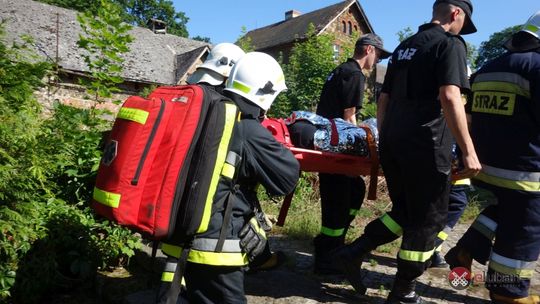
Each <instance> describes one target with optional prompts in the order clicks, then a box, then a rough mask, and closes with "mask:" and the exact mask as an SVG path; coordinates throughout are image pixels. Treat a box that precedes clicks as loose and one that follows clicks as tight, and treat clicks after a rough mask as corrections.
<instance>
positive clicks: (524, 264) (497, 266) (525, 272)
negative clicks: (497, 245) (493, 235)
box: [489, 252, 536, 279]
mask: <svg viewBox="0 0 540 304" xmlns="http://www.w3.org/2000/svg"><path fill="white" fill-rule="evenodd" d="M535 266H536V261H522V260H517V259H511V258H507V257H504V256H502V255H499V254H497V253H496V252H492V253H491V258H490V261H489V267H490V268H492V269H493V270H495V271H497V272H501V273H504V274H509V275H518V276H519V277H520V278H525V279H529V278H532V275H533V273H534V267H535Z"/></svg>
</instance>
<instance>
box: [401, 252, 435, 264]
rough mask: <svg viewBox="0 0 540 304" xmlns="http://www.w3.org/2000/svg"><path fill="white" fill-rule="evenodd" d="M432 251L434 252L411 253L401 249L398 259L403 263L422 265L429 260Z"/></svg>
mask: <svg viewBox="0 0 540 304" xmlns="http://www.w3.org/2000/svg"><path fill="white" fill-rule="evenodd" d="M434 251H435V250H434V249H432V250H430V251H412V250H404V249H401V250H400V251H399V258H400V259H402V260H405V261H411V262H420V263H423V262H425V261H427V260H429V259H431V257H432V256H433V252H434Z"/></svg>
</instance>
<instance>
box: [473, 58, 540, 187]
mask: <svg viewBox="0 0 540 304" xmlns="http://www.w3.org/2000/svg"><path fill="white" fill-rule="evenodd" d="M472 82H473V95H472V100H470V101H469V102H468V104H467V106H468V107H470V109H469V110H470V111H471V114H472V126H471V135H472V138H473V141H474V145H475V147H476V151H477V153H478V158H479V159H480V162H481V163H482V166H483V167H486V165H487V166H489V167H496V168H500V169H506V170H511V171H521V172H538V173H540V53H539V51H532V52H525V53H506V54H504V55H502V56H500V57H498V58H497V59H495V60H493V61H491V62H489V63H487V64H486V65H484V66H483V67H482V68H481V69H480V70H479V71H478V72H477V73H476V74H474V75H473V76H472ZM484 169H485V168H484ZM487 169H489V168H487ZM483 171H485V170H483ZM488 171H489V170H488ZM506 179H508V178H506ZM536 181H537V182H538V179H537V178H536ZM539 190H540V189H539Z"/></svg>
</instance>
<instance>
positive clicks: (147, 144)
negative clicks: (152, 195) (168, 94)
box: [131, 98, 165, 186]
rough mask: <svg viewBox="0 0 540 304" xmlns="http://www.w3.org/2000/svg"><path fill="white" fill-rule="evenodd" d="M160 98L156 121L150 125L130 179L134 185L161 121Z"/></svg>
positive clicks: (136, 182)
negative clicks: (147, 135) (135, 168)
mask: <svg viewBox="0 0 540 304" xmlns="http://www.w3.org/2000/svg"><path fill="white" fill-rule="evenodd" d="M160 100H161V105H160V106H159V113H158V115H157V117H156V121H155V122H154V125H153V126H152V131H150V136H149V137H148V141H147V142H146V145H145V146H144V150H143V153H142V155H141V159H140V160H139V164H138V165H137V170H135V175H134V176H133V179H132V180H131V184H132V185H133V186H136V185H137V184H138V183H139V177H140V175H141V172H142V169H143V167H144V162H145V161H146V157H147V156H148V151H150V147H152V143H153V141H154V137H155V136H156V132H157V129H158V127H159V123H160V122H161V117H162V116H163V111H164V110H165V100H164V99H163V98H160Z"/></svg>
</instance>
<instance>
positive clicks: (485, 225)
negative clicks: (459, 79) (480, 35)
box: [445, 11, 540, 304]
mask: <svg viewBox="0 0 540 304" xmlns="http://www.w3.org/2000/svg"><path fill="white" fill-rule="evenodd" d="M504 46H505V48H506V49H507V50H508V52H507V53H505V54H503V55H501V56H499V57H498V58H496V59H494V60H492V61H490V62H488V63H487V64H485V65H484V66H483V67H482V68H481V69H480V70H479V71H478V72H477V73H476V74H475V75H473V77H472V90H473V95H472V100H471V102H470V111H471V115H472V126H471V133H472V137H473V140H474V143H475V146H476V147H477V149H478V156H479V158H480V161H481V162H482V171H481V173H480V174H479V175H478V176H477V177H476V178H475V179H473V184H474V185H475V186H478V187H480V188H483V189H486V190H488V191H490V192H491V193H492V194H493V196H494V198H495V200H494V204H493V205H490V206H488V207H487V208H486V209H485V210H484V211H483V212H482V213H481V214H480V215H479V216H478V217H477V218H476V220H475V222H474V223H473V224H472V226H471V227H470V228H469V230H468V231H467V232H466V233H465V234H464V235H463V236H462V238H461V239H460V240H459V241H458V243H457V244H456V246H455V247H454V248H452V249H451V250H450V251H449V252H448V254H447V255H446V256H445V258H446V260H447V262H448V263H449V264H450V267H457V266H460V267H466V268H468V269H470V268H471V263H472V259H474V260H476V261H478V262H480V263H482V264H485V263H488V262H489V266H488V273H487V274H488V275H487V279H486V287H487V288H488V289H489V291H490V297H491V300H492V303H527V304H529V303H530V304H532V303H540V298H539V297H538V296H537V295H529V286H530V283H531V277H532V275H533V273H534V272H535V270H534V268H535V265H536V261H537V259H538V255H539V253H540V233H539V232H540V182H539V181H540V87H539V86H540V11H538V12H536V14H534V15H533V16H532V17H531V18H530V19H529V20H528V21H527V23H525V25H524V26H523V28H522V29H521V30H520V31H519V32H517V33H515V34H513V35H512V37H511V38H510V39H509V40H508V41H507V42H506V43H505V45H504ZM493 240H494V242H493Z"/></svg>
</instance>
